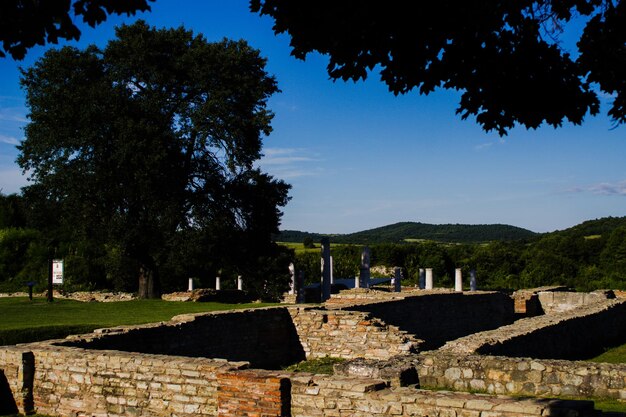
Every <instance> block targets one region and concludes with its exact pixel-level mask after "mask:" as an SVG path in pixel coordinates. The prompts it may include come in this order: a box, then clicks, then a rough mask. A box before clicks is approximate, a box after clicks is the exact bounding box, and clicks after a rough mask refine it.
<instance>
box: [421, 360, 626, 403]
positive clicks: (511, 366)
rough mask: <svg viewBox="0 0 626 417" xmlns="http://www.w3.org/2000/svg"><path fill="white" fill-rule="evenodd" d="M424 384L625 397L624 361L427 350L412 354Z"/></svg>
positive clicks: (500, 391)
mask: <svg viewBox="0 0 626 417" xmlns="http://www.w3.org/2000/svg"><path fill="white" fill-rule="evenodd" d="M415 360H416V361H417V364H416V365H414V366H415V368H416V371H417V373H418V376H419V381H420V384H421V385H422V386H424V387H436V388H443V389H454V390H460V391H479V392H487V393H490V394H509V395H532V396H555V395H556V396H573V397H583V398H585V397H596V398H615V399H621V400H626V364H608V363H593V362H582V361H566V360H546V359H531V358H508V357H504V356H481V355H470V356H459V355H454V354H450V353H444V352H427V353H425V354H423V355H419V358H416V359H415Z"/></svg>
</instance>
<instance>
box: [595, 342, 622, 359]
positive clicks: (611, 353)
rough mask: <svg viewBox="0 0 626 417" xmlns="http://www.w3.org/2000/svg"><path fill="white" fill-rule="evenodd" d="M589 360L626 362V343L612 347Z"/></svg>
mask: <svg viewBox="0 0 626 417" xmlns="http://www.w3.org/2000/svg"><path fill="white" fill-rule="evenodd" d="M589 360H590V361H591V362H605V363H626V344H624V345H621V346H617V347H614V348H611V349H609V350H607V351H606V352H604V353H603V354H601V355H599V356H596V357H595V358H593V359H589Z"/></svg>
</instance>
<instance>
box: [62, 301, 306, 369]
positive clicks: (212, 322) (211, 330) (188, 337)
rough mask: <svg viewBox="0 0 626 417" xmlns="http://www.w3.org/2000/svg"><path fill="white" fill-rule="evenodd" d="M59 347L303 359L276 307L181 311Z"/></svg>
mask: <svg viewBox="0 0 626 417" xmlns="http://www.w3.org/2000/svg"><path fill="white" fill-rule="evenodd" d="M63 345H65V346H74V347H81V348H89V349H106V350H120V351H126V352H141V353H151V354H161V355H179V356H191V357H207V358H222V359H227V360H230V361H248V362H250V363H251V365H252V366H253V367H255V368H264V369H278V368H280V367H281V366H284V365H290V364H293V363H296V362H299V361H301V360H304V359H305V355H304V351H303V349H302V346H301V344H300V341H299V340H298V335H297V333H296V328H295V326H294V324H293V322H292V319H291V316H290V314H289V312H288V311H287V309H286V308H282V307H279V308H258V309H249V310H237V311H225V312H213V313H201V314H190V315H181V316H177V317H174V318H173V319H172V321H170V322H165V323H155V324H147V325H140V326H121V327H114V328H110V329H104V330H101V331H96V332H94V333H92V334H88V335H81V336H77V337H73V338H70V339H69V340H68V341H66V342H63Z"/></svg>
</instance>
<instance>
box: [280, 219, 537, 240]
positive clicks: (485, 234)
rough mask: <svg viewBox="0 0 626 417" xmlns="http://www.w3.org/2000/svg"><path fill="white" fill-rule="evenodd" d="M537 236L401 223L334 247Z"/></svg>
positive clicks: (295, 235)
mask: <svg viewBox="0 0 626 417" xmlns="http://www.w3.org/2000/svg"><path fill="white" fill-rule="evenodd" d="M536 235H537V234H536V233H534V232H532V231H530V230H527V229H522V228H520V227H515V226H509V225H505V224H479V225H468V224H426V223H415V222H401V223H395V224H391V225H388V226H383V227H377V228H375V229H369V230H363V231H361V232H356V233H350V234H344V235H339V234H338V235H332V236H331V241H332V242H335V243H355V244H374V243H400V242H405V241H407V240H408V241H411V240H432V241H437V242H450V243H480V242H492V241H512V240H520V239H528V238H533V237H535V236H536ZM322 236H324V235H322V234H319V233H309V232H299V231H296V230H284V231H281V232H280V235H279V236H278V237H277V240H278V241H281V242H302V241H303V240H304V239H305V238H311V239H313V240H314V241H319V240H320V239H321V237H322Z"/></svg>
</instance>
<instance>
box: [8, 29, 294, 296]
mask: <svg viewBox="0 0 626 417" xmlns="http://www.w3.org/2000/svg"><path fill="white" fill-rule="evenodd" d="M264 65H265V60H264V59H263V58H261V57H260V56H259V53H258V51H256V50H254V49H252V48H250V47H249V46H248V45H247V44H246V43H245V42H244V41H237V42H234V41H229V40H223V41H221V42H217V43H209V42H207V41H206V40H205V39H204V38H203V37H202V36H194V35H193V34H192V33H191V32H190V31H187V30H185V29H184V28H182V27H181V28H178V29H169V30H166V29H161V30H156V29H154V28H150V27H148V26H147V25H146V24H145V23H144V22H142V21H140V22H137V23H136V24H134V25H131V26H122V27H120V28H118V29H117V39H114V40H112V41H110V42H109V43H108V45H107V46H106V48H105V49H104V50H100V49H98V48H97V47H95V46H90V47H88V48H86V49H85V50H78V49H76V48H70V47H65V48H63V49H61V50H58V51H49V52H47V53H46V54H45V56H44V57H43V58H42V59H41V60H39V61H38V62H37V63H36V64H35V65H34V66H33V67H32V68H30V69H28V70H26V71H24V72H23V78H22V85H23V87H24V88H25V90H26V93H27V104H28V107H29V108H30V114H29V118H30V123H29V124H28V125H27V127H26V132H25V133H26V139H25V140H24V142H23V143H22V144H21V145H20V146H19V150H20V155H19V157H18V163H19V164H20V166H21V167H22V168H23V169H24V170H25V171H28V173H29V174H30V176H31V180H32V181H33V184H32V185H30V186H28V187H26V188H25V190H24V194H25V197H26V198H27V199H28V200H29V202H30V204H31V205H32V206H37V205H38V206H39V207H40V210H39V211H40V212H41V213H45V216H47V218H46V217H44V218H42V219H40V221H39V227H41V228H45V229H46V230H48V231H49V232H50V233H51V234H54V235H55V236H61V237H62V239H60V240H61V241H69V242H73V243H72V245H70V246H71V247H72V248H74V249H73V250H74V251H76V250H78V248H80V251H84V252H85V253H88V254H90V255H89V256H88V257H89V258H90V259H93V258H94V257H99V259H100V263H101V267H102V268H103V269H104V270H105V271H106V276H107V278H106V279H107V280H108V282H110V283H113V284H114V285H115V286H117V287H123V288H125V289H134V288H137V287H136V285H135V284H134V282H136V277H137V276H139V282H140V284H141V285H140V290H142V291H144V290H145V291H147V293H142V295H145V296H149V295H156V294H158V289H159V283H160V282H161V281H162V280H161V279H160V275H163V272H167V276H163V280H165V282H164V283H165V284H166V285H169V286H170V287H176V284H175V283H173V282H172V279H173V278H174V277H178V278H180V277H181V275H177V274H176V273H178V274H185V272H187V273H190V272H193V271H195V272H198V273H203V274H211V273H215V272H216V271H218V270H220V269H224V268H230V270H232V271H233V272H237V271H235V270H236V269H239V271H238V272H239V273H243V272H248V273H250V271H256V270H258V265H259V262H261V260H262V259H265V258H267V257H271V256H272V255H273V254H275V253H277V248H276V245H275V244H273V243H272V242H271V236H272V234H273V233H276V232H277V231H278V224H279V222H280V217H281V212H280V207H282V206H284V205H285V204H286V202H287V200H288V197H287V193H288V190H289V186H288V185H287V184H285V183H284V182H282V181H279V180H275V179H273V178H272V177H271V176H269V175H267V174H264V173H262V172H260V171H259V170H258V169H256V168H254V166H253V164H254V162H255V161H256V160H257V159H258V158H259V157H260V156H261V146H262V143H261V138H262V136H263V135H267V134H269V133H270V131H271V126H270V121H271V119H272V117H273V114H272V113H271V112H270V111H269V110H267V109H266V103H267V99H268V98H269V97H270V96H271V95H272V94H273V93H275V92H276V91H278V88H277V86H276V81H275V80H274V78H273V77H271V76H269V75H268V74H267V73H266V72H265V70H264ZM68 250H69V248H68ZM183 262H186V263H183ZM285 268H286V265H285ZM285 270H286V269H285ZM182 276H183V277H185V275H182ZM187 276H190V275H187ZM213 276H215V275H213ZM249 276H250V275H249ZM131 278H132V280H131ZM255 278H256V279H260V277H259V276H258V275H255ZM185 282H186V278H185ZM182 283H183V281H182V280H179V284H182Z"/></svg>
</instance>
